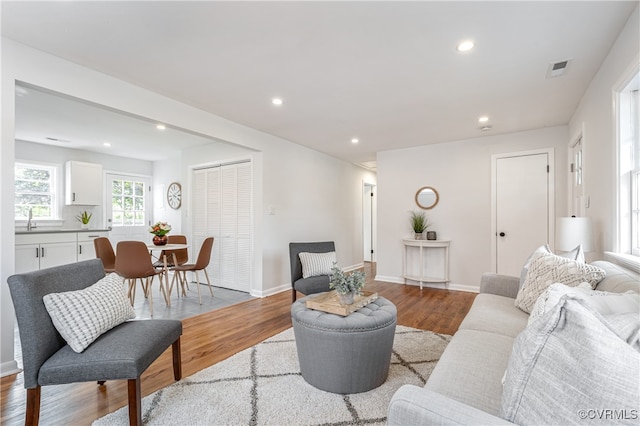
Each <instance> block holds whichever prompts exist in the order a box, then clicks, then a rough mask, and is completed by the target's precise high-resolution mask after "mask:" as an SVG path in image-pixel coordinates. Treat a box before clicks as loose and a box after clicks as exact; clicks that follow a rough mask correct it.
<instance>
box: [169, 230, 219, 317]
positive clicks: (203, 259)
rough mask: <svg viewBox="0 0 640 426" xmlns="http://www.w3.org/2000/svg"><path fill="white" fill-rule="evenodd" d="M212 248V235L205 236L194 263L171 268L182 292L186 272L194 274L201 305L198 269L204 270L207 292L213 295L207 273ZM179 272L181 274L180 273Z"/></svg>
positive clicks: (185, 280) (185, 281)
mask: <svg viewBox="0 0 640 426" xmlns="http://www.w3.org/2000/svg"><path fill="white" fill-rule="evenodd" d="M212 248H213V237H209V238H206V239H205V240H204V241H203V242H202V247H200V252H199V253H198V258H197V260H196V263H187V264H184V265H176V266H174V267H173V268H171V269H172V270H173V271H174V272H175V273H176V274H178V279H179V280H180V285H181V287H182V293H183V294H186V293H185V290H184V287H185V285H186V283H187V272H188V271H191V272H193V273H194V274H195V276H196V287H197V288H198V301H199V302H200V304H201V305H202V296H201V295H200V277H199V276H198V271H204V276H205V278H206V279H207V285H209V292H210V293H211V297H213V288H212V287H211V281H210V280H209V274H208V273H207V269H206V268H207V266H209V262H210V260H211V249H212ZM180 274H181V275H180Z"/></svg>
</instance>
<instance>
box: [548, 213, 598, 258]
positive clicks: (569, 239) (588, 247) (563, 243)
mask: <svg viewBox="0 0 640 426" xmlns="http://www.w3.org/2000/svg"><path fill="white" fill-rule="evenodd" d="M578 244H582V250H583V251H584V252H585V253H586V252H590V251H593V233H592V231H591V219H589V218H588V217H575V216H572V217H559V218H557V220H556V250H560V251H571V250H573V249H574V248H576V246H578Z"/></svg>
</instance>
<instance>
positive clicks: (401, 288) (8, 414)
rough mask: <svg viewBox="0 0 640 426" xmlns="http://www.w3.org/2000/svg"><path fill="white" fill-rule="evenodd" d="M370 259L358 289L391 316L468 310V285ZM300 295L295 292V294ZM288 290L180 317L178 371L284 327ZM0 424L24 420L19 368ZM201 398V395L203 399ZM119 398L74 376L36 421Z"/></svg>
mask: <svg viewBox="0 0 640 426" xmlns="http://www.w3.org/2000/svg"><path fill="white" fill-rule="evenodd" d="M374 269H375V264H366V266H365V272H366V273H367V285H366V289H367V290H369V291H376V292H378V294H379V295H381V296H383V297H385V298H387V299H389V300H390V301H392V302H393V303H394V304H395V305H396V306H397V308H398V324H400V325H405V326H409V327H414V328H419V329H423V330H431V331H435V332H438V333H444V334H453V333H455V331H456V330H457V329H458V326H459V325H460V322H461V321H462V319H463V318H464V316H465V315H466V313H467V312H468V311H469V308H470V307H471V303H472V302H473V300H474V298H475V294H474V293H465V292H458V291H449V290H440V289H431V288H424V289H423V290H420V288H419V287H417V286H409V285H407V286H405V285H401V284H391V283H383V282H377V281H373V280H371V278H370V277H374V276H375V270H374ZM301 296H302V295H300V294H299V297H301ZM290 306H291V293H290V292H288V291H287V292H284V293H280V294H277V295H274V296H270V297H266V298H263V299H257V300H251V301H247V302H242V303H240V304H237V305H233V306H229V307H227V308H222V309H219V310H216V311H213V312H209V313H205V314H201V315H198V316H196V317H193V318H187V319H185V320H183V322H182V323H183V335H182V339H181V343H182V371H183V377H187V376H190V375H192V374H194V373H196V372H197V371H200V370H202V369H204V368H206V367H209V366H211V365H213V364H215V363H217V362H220V361H222V360H224V359H226V358H228V357H230V356H232V355H234V354H235V353H237V352H240V351H242V350H244V349H246V348H249V347H251V346H253V345H255V344H257V343H258V342H261V341H262V340H264V339H266V338H269V337H271V336H273V335H275V334H277V333H279V332H281V331H283V330H286V329H287V328H289V327H291V316H290V311H289V309H290ZM171 360H172V358H171V350H170V349H169V350H168V351H166V352H165V353H163V354H162V355H161V356H160V358H158V360H156V361H155V362H154V363H153V364H152V365H151V366H150V367H149V368H148V369H147V371H146V372H145V374H143V376H142V392H143V395H148V394H150V393H152V392H155V391H156V390H158V389H160V388H162V387H165V386H167V385H169V384H171V383H172V382H173V370H172V363H171ZM0 391H1V396H0V402H1V405H2V415H1V417H0V423H1V424H2V425H18V424H24V407H25V395H26V391H25V389H24V384H23V381H22V374H17V375H13V376H8V377H4V378H2V380H1V387H0ZM203 403H206V401H203ZM126 404H127V387H126V381H124V380H123V381H112V382H107V384H106V385H105V386H98V385H97V384H96V383H95V382H91V383H78V384H70V385H59V386H45V387H43V388H42V404H41V411H40V424H41V425H90V424H91V423H92V422H93V421H94V420H96V419H98V418H99V417H102V416H104V415H105V414H108V413H110V412H112V411H115V410H117V409H118V408H120V407H123V406H125V405H126Z"/></svg>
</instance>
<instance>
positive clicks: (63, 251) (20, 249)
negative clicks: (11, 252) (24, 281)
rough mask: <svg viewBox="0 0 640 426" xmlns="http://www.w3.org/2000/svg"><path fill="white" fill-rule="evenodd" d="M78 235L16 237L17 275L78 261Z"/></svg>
mask: <svg viewBox="0 0 640 426" xmlns="http://www.w3.org/2000/svg"><path fill="white" fill-rule="evenodd" d="M77 246H78V240H77V234H76V233H60V234H58V233H56V234H34V235H16V252H15V253H16V258H15V260H16V263H15V271H16V273H17V274H20V273H24V272H31V271H36V270H38V269H45V268H51V267H53V266H59V265H65V264H67V263H74V262H76V261H77V256H76V250H77Z"/></svg>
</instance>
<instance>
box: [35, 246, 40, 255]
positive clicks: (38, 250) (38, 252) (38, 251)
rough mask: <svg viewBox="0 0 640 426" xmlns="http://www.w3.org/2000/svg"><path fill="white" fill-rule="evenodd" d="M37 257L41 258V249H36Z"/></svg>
mask: <svg viewBox="0 0 640 426" xmlns="http://www.w3.org/2000/svg"><path fill="white" fill-rule="evenodd" d="M36 257H40V249H39V248H38V247H36Z"/></svg>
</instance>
